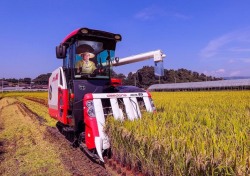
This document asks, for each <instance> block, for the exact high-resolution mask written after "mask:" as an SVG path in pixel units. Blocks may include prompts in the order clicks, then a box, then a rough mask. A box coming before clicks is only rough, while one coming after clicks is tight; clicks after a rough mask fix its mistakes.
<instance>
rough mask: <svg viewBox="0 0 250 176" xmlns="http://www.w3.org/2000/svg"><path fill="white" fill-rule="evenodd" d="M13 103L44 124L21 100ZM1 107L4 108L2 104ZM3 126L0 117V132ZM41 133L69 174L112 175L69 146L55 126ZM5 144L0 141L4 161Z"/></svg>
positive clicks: (0, 160) (78, 175)
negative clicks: (55, 151) (56, 152)
mask: <svg viewBox="0 0 250 176" xmlns="http://www.w3.org/2000/svg"><path fill="white" fill-rule="evenodd" d="M32 100H33V101H35V102H38V103H40V104H43V105H45V103H43V102H39V101H36V100H34V99H32ZM0 101H1V100H0ZM6 102H7V101H6ZM14 104H16V105H17V106H18V110H19V111H20V112H21V113H22V114H25V115H26V116H27V115H28V116H29V117H30V119H32V120H33V121H39V125H40V126H45V123H44V120H43V118H41V117H39V116H38V115H37V114H35V113H33V112H32V111H31V110H30V109H28V108H27V107H26V106H25V104H23V103H21V102H15V103H14ZM1 108H4V106H3V107H1ZM3 128H4V127H3V123H2V122H1V118H0V132H1V130H3ZM41 135H43V136H44V137H43V138H44V140H47V141H49V143H51V145H53V146H54V147H55V148H57V149H58V153H59V156H60V160H61V162H62V163H63V165H64V167H65V168H66V170H67V171H68V172H69V173H70V174H72V175H76V176H81V175H83V176H97V175H99V176H109V175H114V174H112V173H110V172H108V170H106V168H105V167H104V166H103V165H101V164H99V163H95V162H93V161H92V160H91V159H90V158H88V157H87V156H86V155H85V154H84V153H83V152H82V151H81V150H80V149H79V148H74V147H73V146H71V143H70V142H69V141H67V140H66V138H65V137H64V136H63V135H62V134H61V133H60V132H59V131H58V129H57V128H55V127H48V126H46V132H45V134H41ZM6 145H8V144H7V143H5V142H4V140H1V141H0V162H4V158H3V156H4V153H5V152H6V150H5V147H6V148H7V147H8V146H6ZM40 174H41V175H43V173H40Z"/></svg>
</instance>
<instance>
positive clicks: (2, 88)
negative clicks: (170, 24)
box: [2, 78, 3, 93]
mask: <svg viewBox="0 0 250 176" xmlns="http://www.w3.org/2000/svg"><path fill="white" fill-rule="evenodd" d="M2 93H3V78H2Z"/></svg>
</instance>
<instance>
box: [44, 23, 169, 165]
mask: <svg viewBox="0 0 250 176" xmlns="http://www.w3.org/2000/svg"><path fill="white" fill-rule="evenodd" d="M121 39H122V37H121V35H119V34H113V33H109V32H104V31H100V30H93V29H88V28H80V29H77V30H75V31H73V32H71V33H70V34H69V35H68V36H67V37H66V38H65V39H64V40H63V41H62V43H61V44H60V45H59V46H57V47H56V57H57V58H59V59H63V66H62V67H59V68H57V69H56V70H55V71H53V72H52V75H51V76H50V78H49V92H48V104H49V114H50V116H51V117H53V118H55V119H57V120H58V123H57V126H58V128H59V130H60V131H61V132H62V133H63V134H65V135H66V137H67V138H68V139H69V140H70V141H71V142H72V144H73V145H75V146H79V147H80V148H81V149H83V150H84V151H85V152H87V154H89V155H90V156H91V157H93V158H95V159H98V160H101V161H102V162H104V160H103V156H104V155H109V154H110V143H109V138H108V136H107V135H106V134H105V131H104V125H105V119H106V118H107V117H108V116H113V117H114V118H116V119H124V118H127V119H130V120H133V119H136V118H140V117H141V112H142V111H148V112H154V111H155V107H154V104H153V101H152V99H151V96H150V94H149V93H148V92H146V91H145V90H142V89H140V88H138V87H134V86H124V85H121V81H120V80H118V79H112V78H111V71H112V67H114V66H119V65H124V64H130V63H134V62H138V61H143V60H147V59H151V58H153V59H154V63H155V71H156V72H158V75H159V76H160V75H161V74H162V72H163V58H164V57H165V55H164V54H163V53H162V52H161V51H160V50H156V51H151V52H146V53H143V54H138V55H134V56H130V57H126V58H122V59H119V58H118V57H115V49H116V43H117V42H119V41H121ZM86 53H87V55H88V57H89V58H90V59H89V61H88V62H89V63H90V62H92V66H91V67H92V68H94V70H92V71H91V72H89V73H87V72H86V71H83V69H85V68H83V67H87V66H86V65H84V64H82V65H81V64H79V63H78V62H83V60H84V58H82V57H85V55H84V54H86ZM81 56H82V57H81ZM87 60H88V59H87ZM93 63H94V64H95V65H93ZM87 64H88V63H87ZM81 66H82V67H81ZM87 69H88V68H87ZM89 70H91V69H89Z"/></svg>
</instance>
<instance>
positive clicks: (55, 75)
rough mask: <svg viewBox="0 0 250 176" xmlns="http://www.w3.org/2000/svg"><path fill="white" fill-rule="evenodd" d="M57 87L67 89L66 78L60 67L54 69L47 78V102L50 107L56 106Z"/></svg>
mask: <svg viewBox="0 0 250 176" xmlns="http://www.w3.org/2000/svg"><path fill="white" fill-rule="evenodd" d="M60 80H61V81H60ZM58 88H61V89H67V84H66V78H65V75H64V72H63V69H62V67H59V68H57V69H56V70H54V71H53V72H52V74H51V76H50V78H49V97H48V104H49V108H51V109H57V108H58Z"/></svg>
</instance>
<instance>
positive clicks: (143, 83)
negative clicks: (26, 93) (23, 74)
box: [4, 66, 223, 88]
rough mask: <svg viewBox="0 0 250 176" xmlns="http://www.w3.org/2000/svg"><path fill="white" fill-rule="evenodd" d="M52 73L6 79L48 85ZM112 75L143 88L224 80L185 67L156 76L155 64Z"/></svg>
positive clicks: (125, 82) (128, 83) (165, 71)
mask: <svg viewBox="0 0 250 176" xmlns="http://www.w3.org/2000/svg"><path fill="white" fill-rule="evenodd" d="M50 75H51V73H47V74H41V75H39V76H37V77H36V78H35V79H33V80H32V79H31V78H23V79H15V78H10V79H4V81H7V82H12V83H18V82H19V83H20V82H22V83H26V84H31V83H33V84H36V85H48V80H49V77H50ZM111 75H112V77H114V78H120V79H121V80H122V83H123V85H135V86H138V87H141V88H148V87H149V86H150V85H152V84H159V83H160V84H165V83H183V82H201V81H216V80H223V78H216V77H212V76H207V75H205V74H203V73H201V74H200V73H198V72H195V71H191V70H187V69H184V68H181V69H178V70H173V69H169V70H167V69H164V76H161V77H159V76H155V74H154V67H153V66H144V67H143V68H141V69H139V70H137V71H136V72H134V73H132V72H130V73H129V74H128V75H127V76H125V75H124V74H122V73H116V72H114V71H112V73H111Z"/></svg>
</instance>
